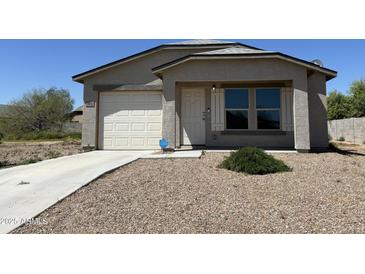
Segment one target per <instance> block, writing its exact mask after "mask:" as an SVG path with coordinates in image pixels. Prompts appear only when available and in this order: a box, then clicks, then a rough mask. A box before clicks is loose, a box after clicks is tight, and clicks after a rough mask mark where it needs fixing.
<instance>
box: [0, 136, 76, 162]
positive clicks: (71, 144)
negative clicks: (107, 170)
mask: <svg viewBox="0 0 365 274" xmlns="http://www.w3.org/2000/svg"><path fill="white" fill-rule="evenodd" d="M80 152H81V144H80V142H79V141H37V142H35V141H27V142H5V143H3V144H0V168H1V167H11V166H16V165H21V164H27V163H30V162H37V161H41V160H45V159H51V158H56V157H61V156H66V155H72V154H76V153H80Z"/></svg>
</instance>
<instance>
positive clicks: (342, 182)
mask: <svg viewBox="0 0 365 274" xmlns="http://www.w3.org/2000/svg"><path fill="white" fill-rule="evenodd" d="M226 155H227V154H226ZM223 157H224V154H223V153H207V154H206V155H204V156H202V158H201V159H159V160H155V159H154V160H147V159H146V160H138V161H136V162H134V163H131V164H129V165H128V166H125V167H122V168H119V169H117V170H116V171H114V172H112V173H110V174H107V175H105V176H103V177H102V178H100V179H98V180H97V181H95V182H93V183H91V184H90V185H88V186H86V187H84V188H82V189H80V190H79V191H77V192H76V193H74V194H73V195H71V196H69V197H67V198H66V199H64V200H63V201H61V202H60V203H58V204H56V205H55V206H53V207H51V208H50V209H48V210H46V211H45V212H43V213H42V214H41V215H40V216H38V217H39V218H44V219H45V220H47V222H48V224H47V225H25V226H23V227H20V228H18V229H17V230H15V231H14V232H15V233H365V154H364V155H343V154H339V153H333V152H331V153H321V154H276V155H275V157H276V158H278V159H281V160H283V161H284V162H285V163H287V164H288V165H289V166H291V167H292V168H293V171H292V172H285V173H278V174H271V175H263V176H260V175H254V176H253V175H245V174H239V173H235V172H232V171H227V170H223V169H219V168H217V167H216V166H217V165H218V164H219V163H220V161H221V160H222V159H223Z"/></svg>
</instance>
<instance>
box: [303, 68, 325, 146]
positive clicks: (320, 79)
mask: <svg viewBox="0 0 365 274" xmlns="http://www.w3.org/2000/svg"><path fill="white" fill-rule="evenodd" d="M308 102H309V124H310V143H311V148H312V149H317V148H318V149H325V148H327V147H328V134H327V132H328V126H327V102H326V77H325V75H323V74H320V73H318V72H316V73H313V74H312V75H310V76H309V77H308Z"/></svg>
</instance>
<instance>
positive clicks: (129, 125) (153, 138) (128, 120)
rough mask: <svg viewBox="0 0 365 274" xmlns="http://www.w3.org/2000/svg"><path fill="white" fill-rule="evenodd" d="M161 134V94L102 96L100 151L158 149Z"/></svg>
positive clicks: (118, 93)
mask: <svg viewBox="0 0 365 274" xmlns="http://www.w3.org/2000/svg"><path fill="white" fill-rule="evenodd" d="M161 130H162V101H161V92H155V91H146V92H142V91H133V92H101V94H100V109H99V148H101V149H158V148H159V140H160V139H161Z"/></svg>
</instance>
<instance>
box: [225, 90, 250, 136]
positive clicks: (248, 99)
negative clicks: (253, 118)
mask: <svg viewBox="0 0 365 274" xmlns="http://www.w3.org/2000/svg"><path fill="white" fill-rule="evenodd" d="M232 89H237V90H246V91H247V102H248V105H247V108H226V99H225V98H226V90H232ZM249 110H250V88H247V87H235V88H225V89H224V130H228V131H245V130H249V124H250V111H249ZM227 111H244V112H246V113H247V128H239V129H238V128H227Z"/></svg>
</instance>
